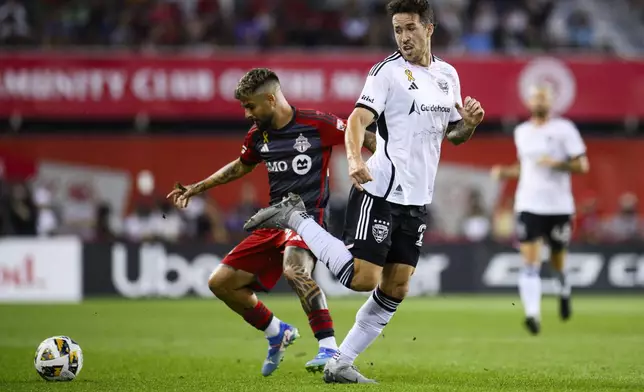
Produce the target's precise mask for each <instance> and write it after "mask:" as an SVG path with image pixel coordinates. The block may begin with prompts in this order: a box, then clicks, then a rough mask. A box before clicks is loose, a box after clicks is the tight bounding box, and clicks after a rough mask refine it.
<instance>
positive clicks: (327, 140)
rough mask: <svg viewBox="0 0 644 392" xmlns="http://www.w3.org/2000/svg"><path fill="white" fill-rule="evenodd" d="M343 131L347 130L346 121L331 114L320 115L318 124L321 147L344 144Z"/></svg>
mask: <svg viewBox="0 0 644 392" xmlns="http://www.w3.org/2000/svg"><path fill="white" fill-rule="evenodd" d="M345 129H347V121H346V120H345V119H342V118H340V117H337V116H335V115H333V114H326V113H324V114H322V115H321V116H320V120H319V124H318V131H319V132H320V139H321V140H322V146H323V147H331V146H337V145H339V144H344V131H345Z"/></svg>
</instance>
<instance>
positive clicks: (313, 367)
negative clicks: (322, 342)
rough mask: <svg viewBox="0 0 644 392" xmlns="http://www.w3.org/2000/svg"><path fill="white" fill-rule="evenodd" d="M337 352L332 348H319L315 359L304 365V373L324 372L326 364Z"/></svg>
mask: <svg viewBox="0 0 644 392" xmlns="http://www.w3.org/2000/svg"><path fill="white" fill-rule="evenodd" d="M337 352H338V351H337V350H334V349H332V348H325V347H320V351H318V354H317V355H316V356H315V358H313V359H311V360H310V361H308V362H307V363H306V365H304V366H305V367H306V371H307V372H309V373H316V372H322V371H324V366H325V365H326V363H327V362H329V360H330V359H331V358H333V356H334V355H335V354H336V353H337Z"/></svg>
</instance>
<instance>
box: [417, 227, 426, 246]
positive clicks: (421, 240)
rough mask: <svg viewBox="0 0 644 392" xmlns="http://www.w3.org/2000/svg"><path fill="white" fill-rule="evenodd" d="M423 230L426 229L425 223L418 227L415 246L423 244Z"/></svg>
mask: <svg viewBox="0 0 644 392" xmlns="http://www.w3.org/2000/svg"><path fill="white" fill-rule="evenodd" d="M425 230H427V225H426V224H422V225H420V227H419V228H418V241H416V246H423V236H424V235H425Z"/></svg>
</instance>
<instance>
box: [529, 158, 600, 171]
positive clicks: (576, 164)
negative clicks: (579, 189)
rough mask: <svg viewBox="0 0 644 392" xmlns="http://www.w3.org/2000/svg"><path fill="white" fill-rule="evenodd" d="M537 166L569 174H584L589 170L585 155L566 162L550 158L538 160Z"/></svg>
mask: <svg viewBox="0 0 644 392" xmlns="http://www.w3.org/2000/svg"><path fill="white" fill-rule="evenodd" d="M539 164H540V165H542V166H546V167H549V168H551V169H554V170H560V171H567V172H571V173H579V174H585V173H588V171H589V170H590V163H589V162H588V157H587V156H586V155H580V156H578V157H574V158H571V159H568V160H566V161H557V160H554V159H552V158H550V157H543V158H541V159H539Z"/></svg>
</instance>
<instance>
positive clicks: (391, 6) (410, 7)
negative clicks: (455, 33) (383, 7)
mask: <svg viewBox="0 0 644 392" xmlns="http://www.w3.org/2000/svg"><path fill="white" fill-rule="evenodd" d="M387 12H389V15H390V16H394V15H396V14H407V13H409V14H418V16H420V21H421V22H422V23H423V24H426V25H427V24H433V23H434V10H433V9H432V6H431V4H429V0H393V1H390V2H389V3H388V4H387Z"/></svg>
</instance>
